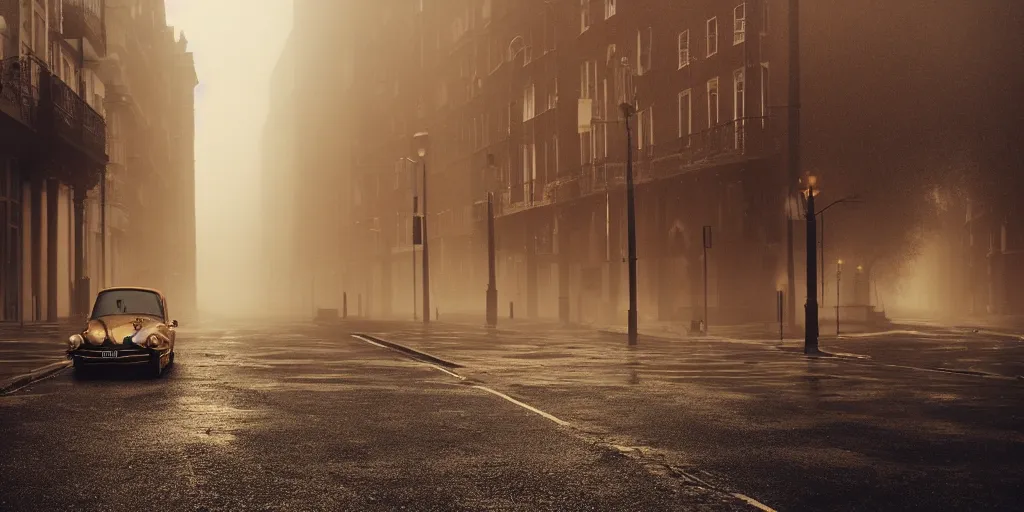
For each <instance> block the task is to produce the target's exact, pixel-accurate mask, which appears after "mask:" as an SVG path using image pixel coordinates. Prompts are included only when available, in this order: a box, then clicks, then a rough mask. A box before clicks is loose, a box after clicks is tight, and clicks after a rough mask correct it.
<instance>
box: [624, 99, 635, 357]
mask: <svg viewBox="0 0 1024 512" xmlns="http://www.w3.org/2000/svg"><path fill="white" fill-rule="evenodd" d="M622 113H623V115H624V116H625V118H626V236H627V244H628V251H629V313H628V318H627V322H628V327H627V328H628V333H629V344H630V345H636V343H637V334H638V333H637V330H638V329H637V311H636V309H637V305H636V203H635V201H634V199H633V136H632V133H631V132H630V129H629V118H630V116H631V115H632V113H633V109H632V106H631V105H629V104H628V103H624V104H623V105H622Z"/></svg>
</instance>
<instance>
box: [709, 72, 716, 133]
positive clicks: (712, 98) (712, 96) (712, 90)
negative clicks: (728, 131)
mask: <svg viewBox="0 0 1024 512" xmlns="http://www.w3.org/2000/svg"><path fill="white" fill-rule="evenodd" d="M715 126H718V77H715V78H712V79H711V80H708V128H714V127H715Z"/></svg>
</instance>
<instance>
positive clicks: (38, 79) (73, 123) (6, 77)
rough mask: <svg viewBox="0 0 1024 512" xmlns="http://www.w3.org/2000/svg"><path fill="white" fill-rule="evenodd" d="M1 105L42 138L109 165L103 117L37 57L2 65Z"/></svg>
mask: <svg viewBox="0 0 1024 512" xmlns="http://www.w3.org/2000/svg"><path fill="white" fill-rule="evenodd" d="M0 84H2V85H3V88H2V90H0V101H2V102H3V103H4V104H5V106H7V107H13V108H11V109H10V110H11V111H13V112H17V113H18V116H19V121H21V122H22V123H23V124H25V125H26V127H28V128H30V129H33V130H35V131H37V132H40V133H42V134H51V133H52V134H54V135H57V136H60V137H62V138H64V139H65V140H67V141H68V142H70V143H72V144H74V145H76V146H79V147H80V148H81V149H82V150H84V151H86V152H87V153H89V154H90V156H92V157H94V158H96V159H99V160H102V161H104V162H105V161H106V137H107V133H106V131H107V127H106V122H105V121H104V119H103V116H102V115H100V113H99V112H96V111H95V110H94V109H93V108H92V107H90V106H89V104H88V103H86V101H85V100H84V99H83V98H82V97H81V96H79V95H78V94H77V93H76V92H75V91H74V89H72V88H71V87H70V86H68V84H66V83H64V81H63V80H61V79H60V78H58V77H56V76H54V75H52V74H51V73H50V71H49V68H48V67H47V66H46V64H45V63H44V62H43V61H42V60H40V59H38V58H36V57H34V56H25V57H20V58H18V57H14V58H10V59H5V60H3V61H2V62H0Z"/></svg>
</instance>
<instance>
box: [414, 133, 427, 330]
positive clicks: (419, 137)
mask: <svg viewBox="0 0 1024 512" xmlns="http://www.w3.org/2000/svg"><path fill="white" fill-rule="evenodd" d="M413 140H414V141H415V143H416V154H417V155H419V157H420V164H421V165H422V167H423V220H422V221H421V224H422V226H423V323H425V324H429V323H430V246H429V241H428V237H427V146H428V143H429V140H430V135H429V134H427V132H419V133H417V134H416V135H413Z"/></svg>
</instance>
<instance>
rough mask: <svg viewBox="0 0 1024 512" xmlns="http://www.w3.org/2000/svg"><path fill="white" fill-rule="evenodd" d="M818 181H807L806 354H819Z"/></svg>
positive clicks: (811, 178) (810, 179)
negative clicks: (816, 205) (815, 186)
mask: <svg viewBox="0 0 1024 512" xmlns="http://www.w3.org/2000/svg"><path fill="white" fill-rule="evenodd" d="M814 185H816V180H815V178H814V177H813V176H811V177H809V178H808V180H807V304H806V305H805V306H804V353H805V354H816V353H818V283H817V280H818V269H817V266H818V255H817V254H816V253H817V252H818V243H817V240H816V238H817V237H818V229H817V225H816V218H815V217H816V212H815V211H814V196H815V194H816V193H817V192H816V191H815V190H814Z"/></svg>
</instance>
